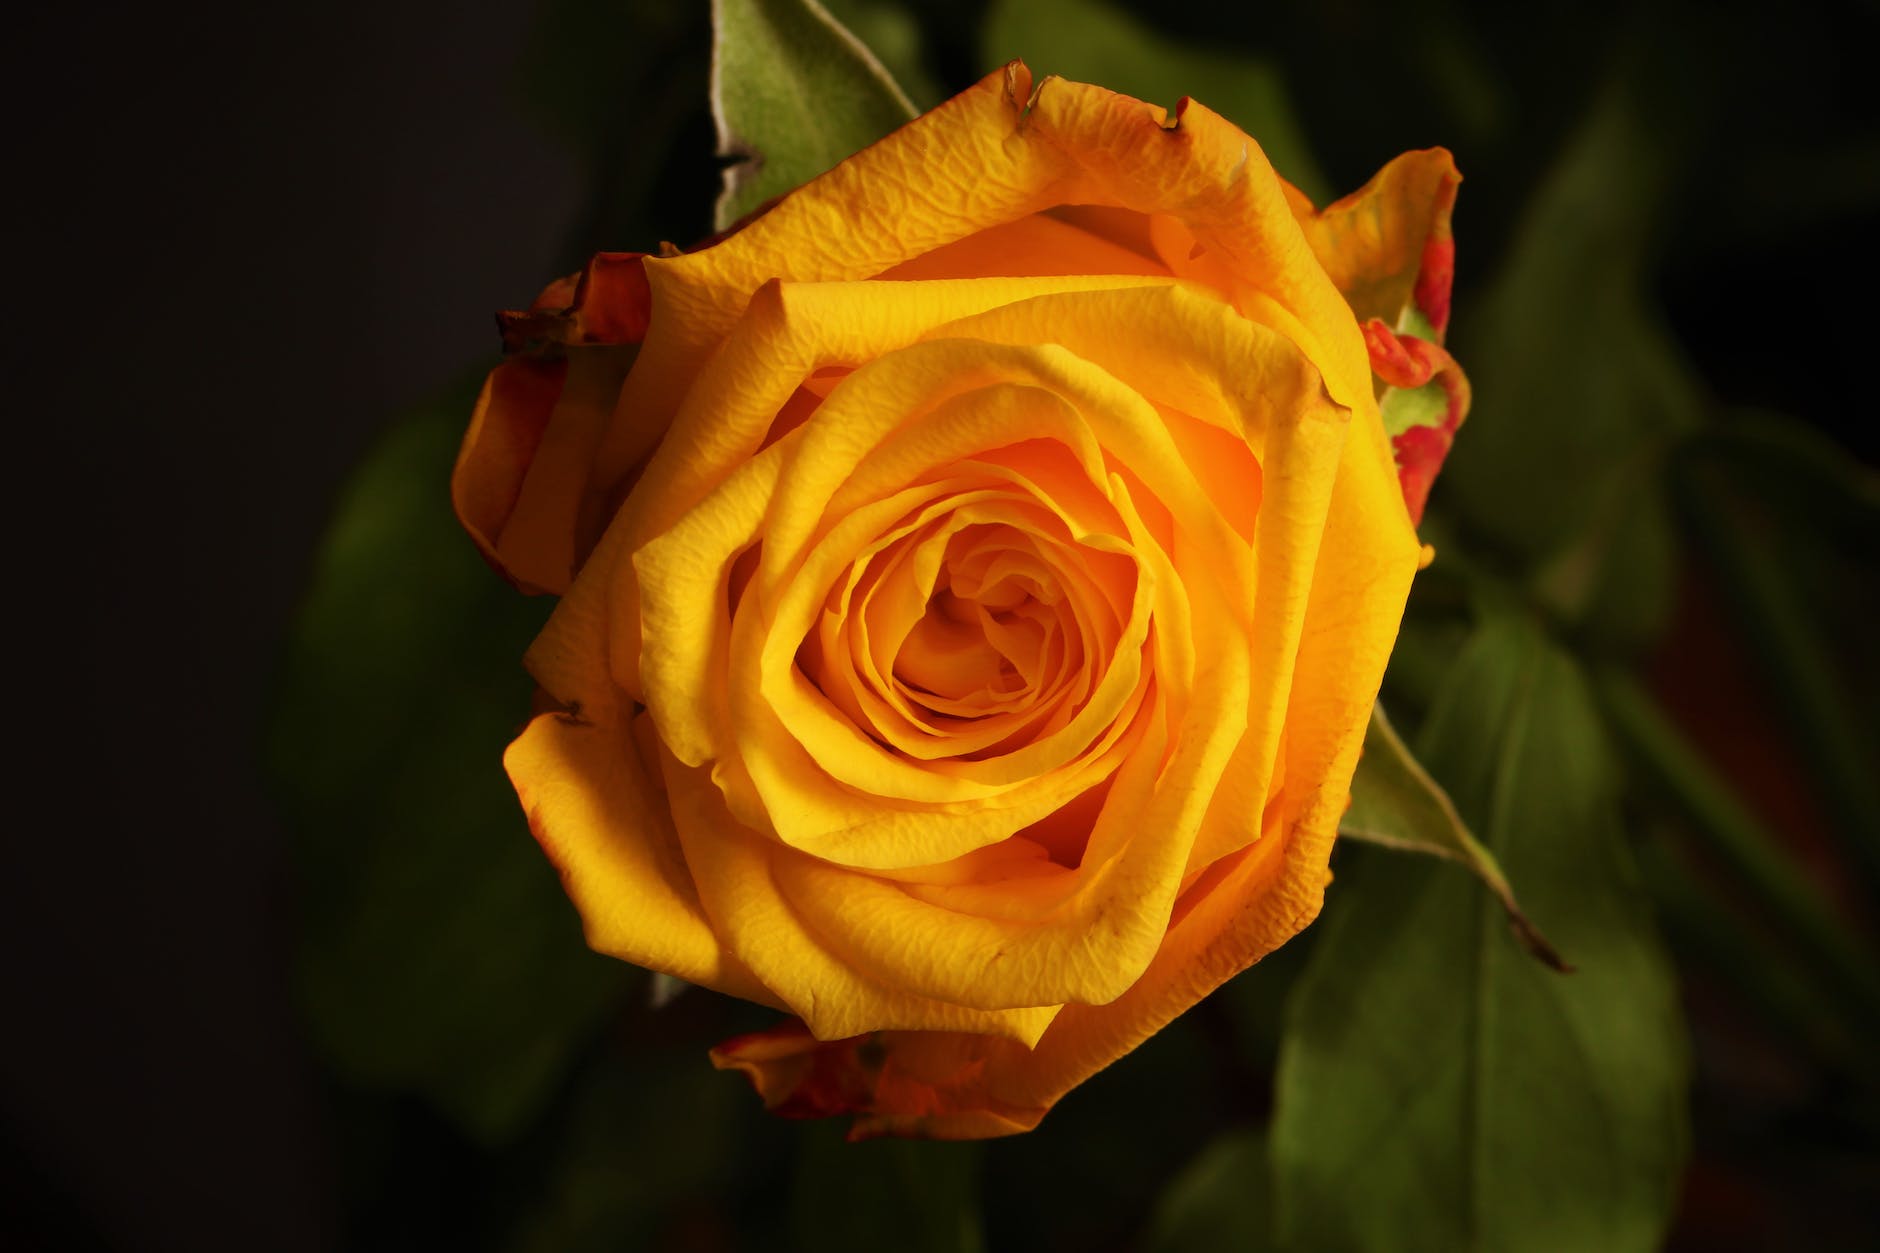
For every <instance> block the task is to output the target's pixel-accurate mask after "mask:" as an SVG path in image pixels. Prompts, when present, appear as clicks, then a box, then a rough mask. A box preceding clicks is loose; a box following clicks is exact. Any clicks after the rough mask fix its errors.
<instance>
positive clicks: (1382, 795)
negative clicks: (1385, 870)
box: [1338, 701, 1572, 972]
mask: <svg viewBox="0 0 1880 1253" xmlns="http://www.w3.org/2000/svg"><path fill="white" fill-rule="evenodd" d="M1338 834H1339V835H1341V836H1348V837H1350V838H1352V839H1356V840H1363V841H1364V842H1365V843H1367V844H1380V845H1383V846H1384V847H1386V848H1395V849H1401V850H1406V851H1409V852H1413V853H1429V854H1431V855H1432V856H1436V857H1446V858H1448V859H1449V860H1451V861H1456V862H1460V863H1462V865H1464V866H1466V867H1468V869H1469V870H1470V871H1471V872H1472V873H1473V874H1474V875H1475V877H1476V878H1478V879H1480V880H1481V881H1482V882H1483V883H1484V884H1485V885H1486V886H1487V887H1488V890H1489V891H1491V892H1493V893H1494V894H1495V899H1496V900H1498V901H1500V902H1501V907H1502V909H1503V910H1505V911H1506V912H1507V915H1508V925H1509V926H1510V927H1513V928H1514V933H1515V938H1516V939H1518V940H1520V941H1521V946H1522V947H1523V948H1525V949H1527V951H1528V952H1530V953H1532V954H1533V955H1534V956H1535V957H1536V958H1537V959H1539V960H1540V961H1542V962H1544V963H1545V964H1547V965H1548V966H1551V967H1552V968H1553V969H1555V970H1559V971H1562V972H1565V971H1569V970H1571V969H1572V967H1571V966H1569V965H1567V964H1566V963H1565V962H1564V961H1562V960H1561V958H1560V954H1559V953H1557V952H1555V951H1554V946H1553V945H1551V944H1549V943H1548V942H1547V937H1546V936H1544V935H1542V934H1541V933H1540V931H1539V930H1538V929H1537V928H1536V927H1535V926H1534V924H1533V923H1531V922H1529V921H1528V918H1527V915H1526V914H1524V913H1522V912H1521V907H1520V905H1519V904H1518V903H1516V901H1515V896H1514V889H1513V888H1512V887H1510V886H1509V884H1508V877H1507V876H1506V875H1505V874H1503V873H1502V870H1501V866H1500V864H1499V863H1497V862H1496V860H1495V855H1494V854H1493V853H1491V852H1489V851H1488V850H1487V849H1486V848H1483V847H1482V845H1481V842H1480V841H1479V840H1477V839H1476V838H1475V837H1474V836H1473V835H1471V834H1469V828H1468V827H1467V826H1466V825H1465V824H1464V823H1463V821H1462V818H1461V816H1460V815H1458V814H1457V813H1456V807H1455V805H1454V804H1453V803H1452V802H1451V801H1450V799H1449V794H1448V793H1447V792H1444V791H1443V789H1442V788H1441V787H1440V786H1438V784H1437V782H1436V780H1434V779H1432V778H1430V776H1429V772H1428V771H1426V770H1424V769H1423V767H1422V766H1421V765H1419V764H1417V759H1416V757H1415V756H1414V755H1412V753H1411V752H1410V749H1409V748H1408V747H1407V746H1405V744H1404V742H1403V739H1402V738H1401V737H1400V736H1399V735H1398V734H1397V730H1396V728H1395V727H1393V726H1391V724H1390V719H1389V718H1387V717H1385V716H1384V705H1383V702H1381V701H1380V702H1378V703H1377V704H1375V705H1373V706H1372V707H1371V724H1370V725H1369V726H1368V727H1366V728H1365V732H1364V756H1363V757H1361V758H1360V759H1359V760H1358V771H1357V774H1356V775H1354V776H1353V778H1352V780H1351V807H1350V808H1349V809H1347V810H1346V811H1345V817H1344V821H1342V822H1340V823H1339V824H1338Z"/></svg>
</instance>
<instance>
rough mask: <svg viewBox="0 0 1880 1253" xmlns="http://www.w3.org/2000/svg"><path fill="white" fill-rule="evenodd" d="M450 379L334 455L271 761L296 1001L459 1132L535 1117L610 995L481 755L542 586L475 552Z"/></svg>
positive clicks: (523, 686)
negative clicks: (338, 477)
mask: <svg viewBox="0 0 1880 1253" xmlns="http://www.w3.org/2000/svg"><path fill="white" fill-rule="evenodd" d="M474 399H475V390H474V388H473V387H472V386H468V385H466V386H463V387H459V388H456V389H453V390H452V391H450V392H448V393H446V394H445V395H444V396H442V397H440V398H439V400H438V402H437V403H436V404H435V405H434V406H432V407H429V408H426V409H424V410H422V411H420V412H418V413H416V414H414V415H412V416H411V417H409V418H407V419H405V420H404V421H402V422H400V423H399V424H397V425H396V426H395V427H393V429H392V430H391V431H390V432H389V433H388V434H387V435H386V436H385V437H384V439H383V441H382V442H381V443H380V445H379V446H378V447H377V448H376V449H375V450H374V451H373V452H372V454H371V455H370V456H369V457H368V458H367V459H366V460H365V462H364V463H363V464H362V465H361V466H360V468H359V469H358V471H357V472H356V473H355V475H354V477H353V479H352V481H351V482H350V483H349V484H348V485H347V488H346V490H345V492H344V494H343V496H342V498H341V500H340V502H339V507H338V509H337V510H336V512H335V514H334V517H333V521H332V524H331V527H330V529H329V531H328V534H327V536H326V540H325V542H324V544H323V546H322V548H321V550H320V553H319V556H318V559H317V564H316V567H315V570H314V573H313V577H312V580H311V584H310V589H309V591H308V594H307V599H306V601H305V604H304V605H303V607H302V609H301V613H300V617H299V620H298V622H297V623H296V625H295V628H294V630H293V633H292V635H291V638H290V640H289V642H288V648H287V654H286V659H285V667H284V673H283V675H282V682H281V692H280V700H279V704H278V707H277V711H276V716H275V720H274V724H273V727H272V733H271V736H270V743H269V761H270V766H271V773H272V775H273V777H274V780H275V783H276V787H277V791H278V793H279V795H280V797H281V799H282V801H283V808H284V812H285V813H286V815H287V817H288V819H289V821H290V822H291V823H292V825H293V826H294V828H295V829H296V836H297V840H298V845H297V853H298V857H299V861H300V864H301V887H302V898H301V901H300V904H301V909H302V917H303V923H304V925H303V928H302V946H301V953H300V969H299V977H300V989H299V991H300V999H301V1002H302V1005H303V1007H304V1011H305V1013H306V1015H307V1017H308V1020H309V1024H310V1027H311V1029H312V1038H313V1040H314V1042H315V1044H316V1046H317V1047H318V1049H319V1051H320V1052H321V1053H322V1054H323V1055H324V1056H325V1057H326V1059H327V1060H328V1061H329V1062H330V1063H331V1064H332V1065H333V1066H334V1067H335V1068H336V1069H337V1070H338V1071H339V1072H340V1073H341V1074H342V1075H345V1076H347V1077H348V1078H350V1079H353V1080H355V1081H358V1082H361V1083H364V1084H368V1085H373V1086H379V1087H391V1088H401V1089H405V1090H409V1091H415V1092H419V1093H422V1094H423V1095H424V1096H426V1097H427V1098H429V1099H430V1100H431V1101H432V1102H433V1103H435V1104H436V1105H437V1106H438V1107H439V1108H440V1109H442V1110H443V1111H444V1112H445V1113H447V1114H448V1115H449V1116H450V1117H451V1118H452V1119H454V1120H455V1121H456V1122H457V1123H459V1124H460V1125H461V1126H463V1127H464V1128H465V1129H466V1130H468V1131H469V1132H470V1133H471V1134H473V1135H474V1136H476V1137H478V1138H480V1139H482V1140H485V1141H494V1140H500V1139H502V1138H503V1137H505V1136H507V1135H509V1134H510V1133H512V1132H513V1131H514V1130H515V1129H516V1128H517V1127H518V1126H519V1125H520V1124H521V1123H522V1122H523V1121H524V1120H525V1119H527V1118H528V1117H529V1116H530V1115H531V1114H533V1113H534V1112H535V1111H536V1110H537V1109H538V1108H539V1107H540V1105H541V1104H542V1102H543V1101H544V1100H545V1099H546V1098H547V1096H548V1094H549V1093H550V1092H551V1090H552V1089H553V1088H554V1086H555V1084H556V1083H557V1082H558V1081H559V1079H560V1076H561V1075H562V1073H563V1071H564V1069H565V1067H566V1065H567V1063H568V1060H569V1057H570V1055H571V1053H572V1051H573V1050H574V1049H575V1048H576V1047H577V1046H578V1045H579V1044H580V1043H581V1042H582V1041H583V1040H584V1039H586V1038H587V1037H588V1036H589V1035H590V1034H591V1032H592V1030H593V1028H594V1025H595V1023H596V1021H597V1019H598V1017H599V1016H600V1015H601V1014H602V1013H603V1012H604V1011H605V1009H606V1008H607V1006H608V1005H609V1004H610V1003H611V1002H612V1001H613V1000H614V999H615V997H616V994H617V992H618V991H619V989H620V987H621V982H622V980H623V978H624V977H625V969H624V968H623V967H620V966H618V965H617V964H615V963H612V962H608V961H606V960H604V959H602V958H600V957H596V956H594V955H593V954H591V953H589V952H588V951H587V950H586V948H585V946H584V945H583V944H582V942H581V928H580V924H579V922H578V920H577V919H576V916H575V913H574V910H573V909H572V908H571V907H570V906H569V904H568V902H567V900H566V898H565V897H564V896H563V895H562V892H561V889H560V884H559V882H558V881H557V878H556V875H555V872H554V871H553V869H551V868H550V867H549V865H548V863H547V861H546V860H545V859H544V858H543V857H542V856H541V853H540V852H539V850H538V849H537V848H536V846H535V842H534V841H533V840H532V839H530V838H529V831H528V826H527V824H526V823H525V822H524V820H523V817H522V813H521V810H520V808H519V807H518V805H517V804H516V800H515V795H514V793H513V792H512V791H511V790H510V787H509V784H508V781H507V780H506V779H505V778H504V776H503V769H502V762H501V756H502V750H503V746H504V745H505V744H506V743H507V742H508V740H509V738H510V737H511V736H512V735H513V733H514V731H515V729H516V728H517V726H518V725H519V724H520V723H521V722H522V721H523V720H524V719H525V718H526V716H527V714H528V708H529V692H530V684H529V680H528V677H527V676H526V675H525V674H524V673H523V671H522V668H521V664H520V661H519V658H520V656H521V652H522V649H523V648H524V647H525V646H526V645H527V643H528V640H529V639H530V638H531V636H532V635H533V633H534V632H535V630H536V629H537V628H538V627H539V626H540V624H541V621H542V618H543V616H544V615H545V612H546V610H547V607H548V606H547V603H546V602H545V601H541V600H530V599H529V598H526V597H523V596H521V595H520V594H518V593H517V592H516V591H514V589H512V588H510V587H509V586H508V585H507V584H505V583H504V582H503V581H502V580H501V579H499V578H498V577H497V576H496V575H495V574H493V573H492V572H491V571H490V570H489V569H488V568H487V567H486V566H485V565H484V564H483V562H482V560H481V559H480V558H479V557H478V556H477V555H476V552H475V550H474V548H473V547H472V546H471V544H470V542H469V540H468V539H467V538H466V537H465V536H464V535H463V534H462V533H461V532H460V531H459V530H458V528H457V525H456V522H455V519H454V518H453V516H452V514H451V507H450V500H449V496H448V490H447V484H448V482H449V476H450V466H451V461H452V458H453V456H454V455H455V452H456V446H457V441H458V440H459V438H460V437H461V435H462V431H463V427H464V424H465V422H467V421H468V415H469V413H470V409H471V406H472V402H473V401H474Z"/></svg>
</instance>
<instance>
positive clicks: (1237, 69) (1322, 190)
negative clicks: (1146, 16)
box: [980, 0, 1330, 204]
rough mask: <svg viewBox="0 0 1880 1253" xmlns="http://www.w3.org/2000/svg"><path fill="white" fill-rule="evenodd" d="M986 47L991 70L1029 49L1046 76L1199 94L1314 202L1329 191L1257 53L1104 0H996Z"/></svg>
mask: <svg viewBox="0 0 1880 1253" xmlns="http://www.w3.org/2000/svg"><path fill="white" fill-rule="evenodd" d="M980 48H981V52H982V57H983V60H984V62H985V64H986V66H987V68H988V69H990V68H991V67H993V66H995V65H1002V64H1004V63H1005V62H1007V61H1010V60H1012V59H1013V58H1014V57H1022V58H1024V60H1025V61H1026V63H1027V64H1029V65H1030V66H1031V68H1032V71H1033V73H1035V74H1038V75H1040V76H1042V75H1045V74H1059V75H1062V76H1064V77H1065V78H1072V79H1077V80H1079V81H1081V82H1087V83H1095V84H1097V85H1098V86H1100V87H1107V88H1109V89H1110V90H1111V91H1120V92H1122V93H1124V94H1125V95H1130V96H1135V97H1136V98H1137V99H1139V100H1148V101H1152V102H1154V103H1156V104H1161V105H1173V104H1174V103H1175V101H1177V100H1178V99H1180V98H1181V97H1183V96H1192V97H1194V98H1195V99H1196V100H1199V101H1200V102H1201V103H1202V104H1205V105H1207V106H1208V107H1209V108H1210V109H1213V110H1214V111H1215V112H1216V113H1219V114H1220V115H1221V116H1222V117H1224V118H1226V119H1227V120H1228V121H1230V122H1232V123H1234V124H1235V125H1236V126H1238V127H1240V128H1241V129H1242V130H1244V131H1246V132H1247V133H1248V134H1249V135H1251V136H1253V138H1254V139H1255V140H1256V141H1257V142H1258V143H1259V145H1260V148H1261V150H1262V151H1263V152H1265V153H1266V158H1267V160H1269V161H1271V162H1272V163H1273V168H1274V169H1276V170H1278V171H1279V172H1280V174H1281V175H1282V176H1283V177H1285V178H1286V179H1287V180H1289V181H1290V182H1291V183H1292V184H1293V185H1294V186H1295V187H1297V188H1299V190H1301V191H1303V192H1305V193H1306V195H1307V196H1309V197H1311V199H1312V201H1313V203H1314V204H1324V203H1326V202H1327V201H1328V200H1329V199H1330V196H1329V195H1328V189H1329V186H1330V185H1329V183H1328V181H1327V180H1326V178H1325V176H1324V174H1322V173H1321V172H1320V170H1319V165H1318V162H1317V161H1315V160H1314V159H1313V157H1312V150H1311V147H1310V146H1309V145H1308V144H1307V143H1306V139H1305V135H1304V133H1303V132H1302V131H1301V130H1300V128H1299V123H1298V121H1297V117H1298V115H1297V113H1296V111H1295V110H1294V109H1293V106H1292V101H1291V98H1290V97H1289V95H1288V94H1287V91H1286V84H1285V80H1284V79H1283V78H1282V77H1281V76H1280V73H1279V71H1278V69H1277V68H1275V67H1274V65H1273V64H1271V63H1270V62H1268V61H1265V60H1263V59H1261V58H1259V57H1255V56H1251V55H1248V54H1246V53H1237V52H1228V51H1224V50H1222V49H1219V48H1202V47H1196V46H1194V45H1192V44H1186V43H1181V42H1178V41H1177V40H1174V39H1170V38H1168V37H1167V36H1165V35H1162V34H1160V33H1158V32H1156V31H1155V30H1152V29H1151V28H1149V27H1148V26H1145V25H1143V24H1142V23H1141V22H1139V21H1137V20H1136V19H1135V18H1134V17H1132V16H1131V15H1129V14H1128V13H1125V12H1124V11H1122V10H1121V9H1118V8H1115V7H1113V6H1111V5H1108V4H1104V3H1101V2H1100V0H998V2H997V3H995V4H994V5H993V6H992V12H991V13H990V14H989V15H988V16H987V18H986V23H985V26H984V28H983V33H982V34H981V36H980Z"/></svg>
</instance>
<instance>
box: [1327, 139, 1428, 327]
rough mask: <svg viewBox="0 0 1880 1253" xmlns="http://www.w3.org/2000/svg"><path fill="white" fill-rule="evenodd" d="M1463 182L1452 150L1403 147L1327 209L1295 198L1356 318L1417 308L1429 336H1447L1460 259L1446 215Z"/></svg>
mask: <svg viewBox="0 0 1880 1253" xmlns="http://www.w3.org/2000/svg"><path fill="white" fill-rule="evenodd" d="M1461 182H1462V176H1461V175H1460V174H1458V173H1457V172H1456V163H1455V160H1454V158H1452V157H1451V156H1450V155H1449V153H1448V151H1447V150H1445V149H1442V148H1430V149H1427V150H1425V151H1422V152H1406V153H1404V154H1403V155H1402V156H1400V157H1398V158H1396V159H1395V160H1393V161H1392V162H1391V163H1390V164H1388V165H1386V166H1385V167H1384V168H1383V169H1382V170H1379V171H1378V173H1377V175H1376V177H1374V178H1372V180H1371V181H1370V182H1368V183H1366V184H1365V185H1364V186H1363V187H1362V188H1361V189H1359V190H1358V191H1356V192H1353V193H1352V194H1351V195H1349V196H1346V197H1345V198H1344V199H1343V200H1340V201H1338V202H1337V203H1336V204H1332V205H1328V206H1327V207H1326V208H1324V209H1323V210H1319V211H1317V212H1314V211H1313V210H1312V208H1311V206H1310V205H1309V204H1308V203H1306V202H1305V200H1304V198H1303V197H1298V198H1297V199H1295V200H1294V202H1293V207H1294V210H1295V211H1296V212H1298V213H1299V215H1300V217H1299V221H1300V224H1301V225H1302V226H1303V227H1304V228H1305V233H1306V239H1307V240H1308V241H1309V242H1310V243H1311V245H1312V251H1313V252H1314V253H1315V254H1316V255H1317V256H1318V259H1319V263H1320V264H1321V265H1323V266H1324V267H1325V269H1326V272H1327V273H1329V274H1330V275H1331V276H1332V281H1333V282H1334V283H1336V284H1337V285H1338V290H1339V291H1341V292H1343V293H1344V294H1345V299H1346V300H1347V301H1349V302H1350V305H1351V311H1352V313H1353V314H1355V315H1356V317H1357V319H1358V321H1360V322H1363V321H1365V320H1367V319H1369V318H1382V319H1383V320H1384V321H1385V322H1386V323H1387V324H1389V325H1390V326H1392V327H1398V326H1402V325H1403V322H1402V318H1403V316H1404V314H1405V311H1406V310H1411V309H1414V310H1415V311H1416V313H1417V315H1418V317H1419V318H1420V319H1421V320H1422V321H1424V322H1427V324H1428V333H1427V334H1426V336H1425V338H1429V339H1434V340H1436V341H1437V342H1438V343H1440V342H1442V337H1443V332H1444V331H1445V330H1447V329H1448V326H1449V287H1450V282H1451V279H1452V278H1453V277H1454V274H1455V260H1456V245H1455V240H1454V238H1453V237H1452V236H1451V234H1450V230H1449V215H1450V211H1451V210H1452V209H1453V208H1454V207H1455V203H1456V188H1457V187H1458V186H1459V185H1460V184H1461ZM1405 329H1409V328H1407V327H1406V328H1405Z"/></svg>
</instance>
